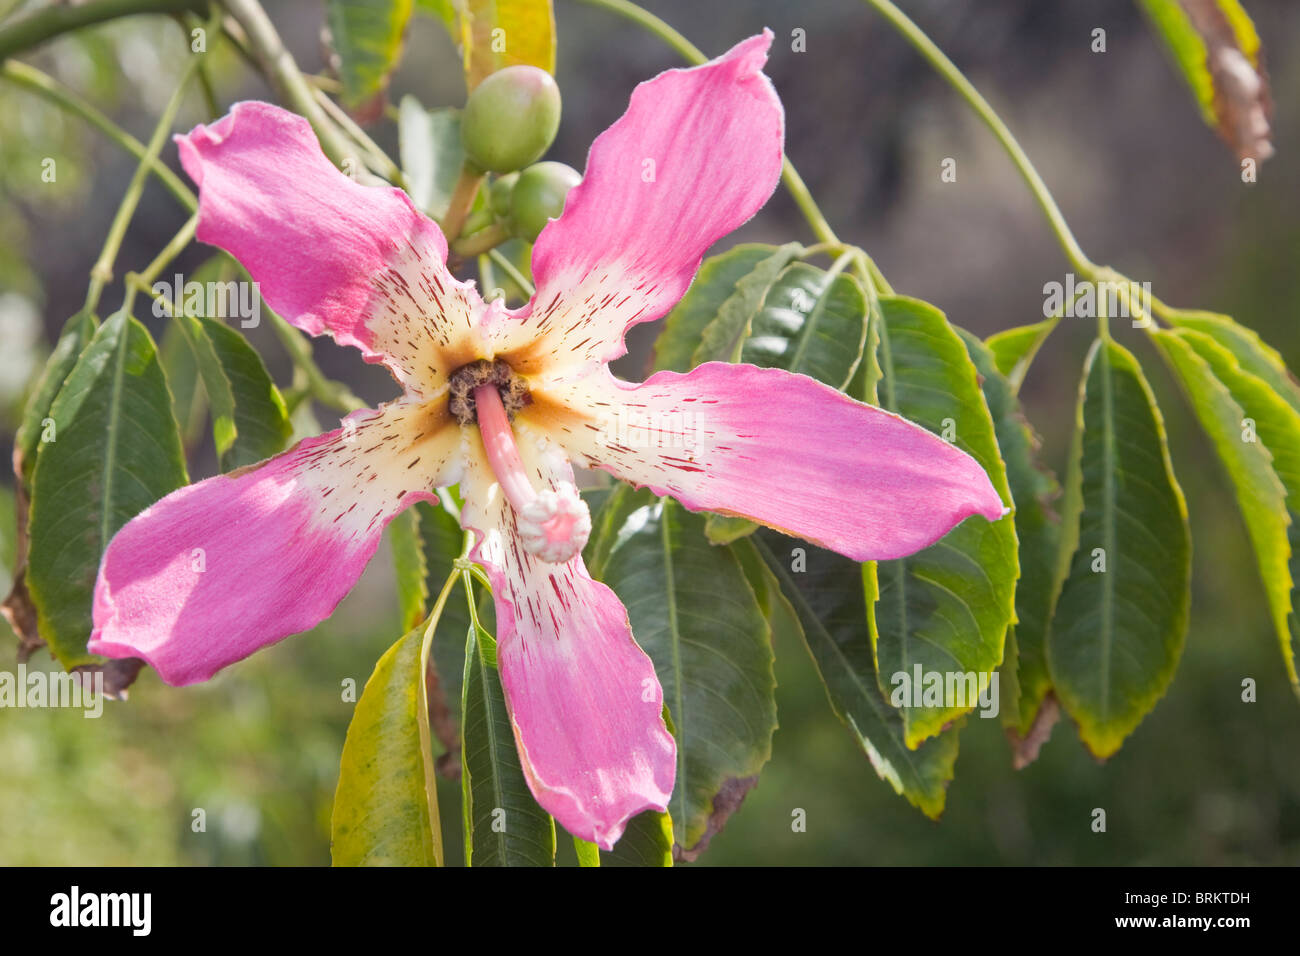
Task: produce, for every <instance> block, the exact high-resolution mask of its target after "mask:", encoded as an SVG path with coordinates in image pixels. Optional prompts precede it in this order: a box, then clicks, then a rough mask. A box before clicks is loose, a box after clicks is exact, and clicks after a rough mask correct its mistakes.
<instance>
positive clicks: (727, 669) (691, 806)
mask: <svg viewBox="0 0 1300 956" xmlns="http://www.w3.org/2000/svg"><path fill="white" fill-rule="evenodd" d="M598 524H600V525H601V526H602V530H601V532H600V533H601V534H603V535H612V540H611V541H609V542H607V543H602V542H597V543H596V545H595V547H594V548H593V549H592V552H591V553H592V555H594V556H595V561H593V564H592V573H593V574H595V575H596V576H597V577H598V578H599V579H600V580H603V581H604V582H605V583H606V584H607V585H609V586H610V587H611V588H613V589H614V590H615V592H617V594H618V595H619V597H620V598H622V600H623V603H624V604H625V605H626V606H627V612H628V618H629V620H630V621H631V623H632V633H633V634H634V635H635V636H636V639H637V641H638V642H639V643H640V645H641V647H643V648H644V649H645V651H646V653H648V654H649V655H650V657H651V659H652V660H653V661H654V664H655V671H656V673H657V674H658V676H659V681H660V683H661V684H662V685H663V689H664V701H665V702H666V704H667V705H668V709H669V711H670V712H671V714H672V718H673V723H674V725H675V726H674V727H673V728H672V729H673V731H674V736H675V737H676V739H677V783H676V787H675V789H674V791H673V795H672V801H671V807H670V809H671V812H672V817H673V825H674V828H675V831H676V840H677V843H678V844H679V845H680V847H681V855H682V857H684V858H686V859H691V858H693V856H694V855H696V854H698V853H699V852H701V851H702V850H703V848H704V847H705V846H706V845H707V841H708V839H709V838H710V837H711V836H712V835H713V834H714V833H715V832H717V830H719V829H720V828H721V826H722V825H723V823H725V820H726V817H727V815H728V814H729V813H730V812H731V810H733V809H734V808H735V806H736V804H737V803H738V802H739V798H740V797H741V796H743V792H744V790H746V789H748V787H749V786H752V783H753V780H754V779H755V778H756V775H757V774H758V772H759V771H760V770H761V769H762V767H763V765H764V764H765V763H766V762H767V760H768V758H769V757H770V756H771V752H772V733H773V732H774V731H775V730H776V699H775V691H776V678H775V676H774V673H773V657H772V645H771V632H770V629H769V627H768V624H767V621H766V620H765V619H764V617H763V613H762V610H761V608H760V607H759V605H758V602H757V599H756V597H755V595H754V591H753V589H752V588H751V587H750V585H749V583H748V581H747V580H746V577H745V573H744V570H743V569H742V567H741V565H740V563H739V561H738V560H737V558H736V556H735V555H734V554H733V553H732V552H731V550H730V549H728V548H719V547H714V546H712V545H710V544H709V543H708V542H707V541H706V540H705V538H704V534H703V532H704V516H703V515H698V514H692V513H690V512H688V511H686V510H685V509H684V508H682V507H681V505H679V504H677V503H676V502H675V501H673V500H672V499H668V498H663V499H660V498H656V497H655V496H654V495H653V494H651V493H650V492H649V491H644V490H643V491H639V492H633V491H631V490H630V489H626V488H621V489H620V490H618V491H615V492H614V493H613V495H611V497H610V499H609V501H608V502H607V503H606V506H605V508H604V509H603V511H602V515H601V516H600V520H599V521H598Z"/></svg>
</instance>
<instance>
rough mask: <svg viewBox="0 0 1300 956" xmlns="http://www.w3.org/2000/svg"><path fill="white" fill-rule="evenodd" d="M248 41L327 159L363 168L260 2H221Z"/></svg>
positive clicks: (281, 94) (225, 0)
mask: <svg viewBox="0 0 1300 956" xmlns="http://www.w3.org/2000/svg"><path fill="white" fill-rule="evenodd" d="M222 2H223V3H224V4H225V7H226V9H227V10H229V11H230V15H231V16H232V17H234V18H235V20H236V21H237V22H238V23H239V25H240V26H241V27H242V28H243V30H244V33H245V34H246V35H247V37H248V44H249V46H250V47H252V50H253V53H254V54H255V55H256V56H257V58H258V59H259V60H260V61H261V62H262V65H263V66H264V68H265V69H266V71H267V76H268V77H269V78H270V81H271V84H272V85H273V86H274V87H275V88H276V91H277V92H278V93H279V94H280V96H282V97H283V98H284V99H285V100H286V101H287V102H288V103H289V104H290V105H291V106H292V107H293V108H294V109H295V110H297V111H298V112H299V113H301V114H302V115H303V116H305V117H306V118H307V121H308V122H309V123H311V125H312V128H313V129H315V130H316V135H317V136H318V137H319V138H320V144H321V148H322V149H323V150H324V151H325V155H327V156H329V158H330V159H331V160H332V161H333V162H334V163H335V164H336V165H338V166H345V165H347V163H348V162H349V161H351V162H352V163H353V164H354V165H356V166H360V164H361V158H360V156H359V155H358V153H357V151H356V150H355V149H354V148H352V146H351V145H349V143H348V141H347V140H346V139H344V137H343V136H342V135H341V133H340V131H339V129H338V127H337V126H335V125H334V123H333V122H332V121H331V120H330V118H329V117H328V116H327V115H326V114H325V111H324V110H323V109H322V108H321V105H320V103H318V102H317V100H316V97H315V96H314V95H313V94H312V88H311V86H310V85H308V83H307V81H306V80H305V79H304V78H303V75H302V71H300V70H299V69H298V64H297V63H296V62H294V59H293V55H292V54H290V53H289V51H288V49H286V48H285V45H284V41H283V40H282V39H280V34H279V32H278V31H277V30H276V29H275V24H273V23H272V22H271V18H270V17H268V16H267V15H266V11H265V10H263V9H262V5H261V4H260V3H258V2H257V0H222Z"/></svg>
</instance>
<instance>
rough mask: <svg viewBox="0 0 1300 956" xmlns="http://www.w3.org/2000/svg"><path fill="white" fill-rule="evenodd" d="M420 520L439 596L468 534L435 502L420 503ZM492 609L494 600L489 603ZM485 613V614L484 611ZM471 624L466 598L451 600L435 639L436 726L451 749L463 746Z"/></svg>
mask: <svg viewBox="0 0 1300 956" xmlns="http://www.w3.org/2000/svg"><path fill="white" fill-rule="evenodd" d="M411 510H412V511H413V512H414V513H415V515H416V516H417V520H418V524H419V527H418V538H419V543H420V549H421V553H422V555H423V561H424V567H425V574H426V575H427V577H426V588H427V590H428V592H429V593H430V594H436V593H437V592H438V590H439V589H440V588H441V587H442V584H443V582H444V581H446V580H447V575H449V574H450V573H451V571H452V562H453V561H455V560H456V559H457V558H458V557H460V553H461V551H462V550H463V547H464V542H465V532H464V531H462V530H461V527H460V524H459V522H457V521H456V519H455V518H454V517H452V516H451V514H450V513H448V512H447V510H446V509H445V508H441V507H439V506H438V505H436V504H434V503H432V502H426V501H421V502H418V503H417V504H416V505H415V506H414V507H413V508H412V509H411ZM487 603H488V607H489V609H490V607H491V601H490V600H489V601H488V602H487ZM480 614H482V611H480ZM469 625H470V617H469V607H468V605H467V604H466V602H465V601H464V600H462V599H459V598H458V599H456V600H453V601H449V602H448V604H447V606H446V607H445V608H443V611H442V617H441V619H440V620H439V622H438V632H437V634H435V635H434V639H433V650H432V652H431V653H432V655H433V664H434V671H435V672H436V673H437V676H438V691H437V694H436V695H435V703H439V699H440V702H441V704H442V705H443V706H442V709H443V710H445V713H441V712H440V720H439V726H437V727H435V730H436V731H437V736H438V739H439V740H440V741H441V742H442V743H443V744H444V745H445V746H446V747H447V748H448V749H449V750H450V749H453V748H454V747H456V746H459V739H460V738H459V729H458V728H459V716H458V715H459V713H460V681H461V675H462V674H463V673H464V671H465V638H464V634H465V629H466V628H468V627H469Z"/></svg>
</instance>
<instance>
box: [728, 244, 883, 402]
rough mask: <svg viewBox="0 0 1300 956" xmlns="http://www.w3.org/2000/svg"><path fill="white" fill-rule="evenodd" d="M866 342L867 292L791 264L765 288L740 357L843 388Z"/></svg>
mask: <svg viewBox="0 0 1300 956" xmlns="http://www.w3.org/2000/svg"><path fill="white" fill-rule="evenodd" d="M706 340H707V334H706ZM866 341H867V295H866V293H865V292H864V291H863V289H862V286H861V284H859V282H858V280H857V279H855V278H854V277H853V276H851V275H849V274H848V273H845V272H840V273H837V274H834V275H832V273H830V272H826V271H824V270H822V269H818V268H816V267H814V266H810V265H808V263H806V262H795V263H792V264H790V265H789V266H787V267H786V269H785V271H784V272H782V273H781V274H780V276H778V277H777V280H776V282H775V283H774V284H773V285H772V287H771V288H770V289H768V291H767V295H766V296H765V298H764V299H763V302H762V306H761V307H760V308H759V310H758V311H757V312H756V313H755V314H754V317H753V319H752V321H751V323H750V327H749V336H748V338H746V339H745V340H744V345H743V347H742V348H741V353H740V360H741V361H742V362H748V363H750V364H751V365H762V366H766V367H769V368H783V369H785V370H786V371H787V372H798V373H800V374H803V375H809V376H811V377H813V378H815V379H817V380H818V381H819V382H825V383H826V384H827V385H830V386H831V387H832V388H838V389H841V390H842V389H844V388H847V387H848V384H849V382H850V381H851V380H852V379H853V373H854V372H855V371H857V368H858V362H859V361H860V359H861V357H862V350H863V347H864V346H865V345H866Z"/></svg>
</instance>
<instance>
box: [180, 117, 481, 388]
mask: <svg viewBox="0 0 1300 956" xmlns="http://www.w3.org/2000/svg"><path fill="white" fill-rule="evenodd" d="M176 143H177V146H178V147H179V149H180V156H181V164H182V165H183V166H184V167H185V171H186V172H187V173H189V175H190V178H191V179H193V180H194V181H195V182H196V183H197V184H198V186H199V224H198V232H197V236H198V238H199V239H200V240H202V241H203V242H208V243H211V244H213V245H216V246H220V247H221V248H223V249H225V250H226V251H227V252H229V253H230V254H231V255H233V256H234V257H235V258H236V259H238V260H239V261H240V262H241V263H243V265H244V267H245V268H246V269H248V271H249V273H250V274H251V275H252V277H253V279H254V280H255V281H256V282H257V283H258V284H259V285H260V288H261V292H262V295H263V296H264V297H265V299H266V301H267V303H268V304H269V305H270V306H271V308H273V309H275V311H277V312H279V313H280V314H281V315H283V316H284V317H285V318H286V319H288V320H289V321H290V322H292V323H293V324H294V325H297V326H298V327H299V328H301V329H303V330H305V331H307V332H310V333H311V334H312V335H320V334H322V333H328V334H329V335H331V336H333V337H334V339H335V340H336V341H338V342H339V343H340V344H343V345H351V346H355V347H356V348H358V349H360V350H361V352H362V354H363V355H364V356H365V358H366V361H369V362H384V363H386V364H387V365H388V366H389V367H390V368H391V369H392V370H393V372H394V374H395V375H397V377H398V379H399V380H401V381H402V382H404V383H409V382H410V381H411V380H412V379H413V378H414V376H415V375H416V374H418V373H424V371H425V369H426V367H427V366H429V365H433V366H434V367H435V368H436V369H438V371H440V372H442V373H443V374H445V373H446V371H448V370H450V368H454V367H455V365H454V364H450V363H452V362H456V361H457V358H458V356H457V357H453V358H451V359H445V360H442V361H440V360H439V358H440V354H441V352H442V351H443V350H445V349H446V348H447V347H448V343H450V344H451V345H452V346H455V345H456V344H457V343H456V342H455V341H454V340H456V339H458V338H463V337H465V336H467V335H468V333H469V330H470V328H471V325H472V321H471V317H472V316H473V315H474V313H475V310H476V309H480V308H482V304H481V302H480V301H479V297H478V293H477V292H476V291H475V289H474V286H473V284H472V283H465V282H458V281H457V280H455V279H454V278H452V276H451V273H449V272H448V271H447V268H446V260H447V242H446V240H445V239H444V238H443V235H442V232H441V231H440V230H439V229H438V227H437V226H436V225H435V224H434V223H433V222H431V221H430V220H429V219H428V217H426V216H425V215H424V214H423V213H421V212H419V211H418V210H417V209H416V208H415V207H414V206H413V205H412V203H411V200H410V198H409V197H408V196H407V195H406V193H404V192H402V191H401V190H400V189H396V188H393V187H386V188H378V187H370V186H361V185H359V184H357V183H356V182H354V181H353V180H352V179H350V178H348V177H347V176H345V175H343V173H341V172H339V171H338V170H337V169H335V168H334V165H333V164H332V163H331V162H330V161H329V159H327V158H326V156H325V154H324V153H322V152H321V149H320V145H319V143H318V142H317V140H316V135H315V133H313V132H312V129H311V126H310V125H309V124H308V122H307V121H306V120H305V119H303V118H302V117H301V116H298V115H297V114H295V113H290V112H287V111H285V110H282V109H280V108H279V107H277V106H272V105H270V104H269V103H258V102H246V103H236V104H235V106H234V107H232V108H231V111H230V112H229V113H228V114H227V115H226V116H224V117H222V118H221V119H219V120H217V121H216V122H215V123H213V124H212V125H211V126H204V125H202V124H200V125H199V126H196V127H195V128H194V129H193V130H192V131H191V132H190V133H189V134H188V135H185V136H178V137H176ZM451 350H452V351H453V352H455V351H456V349H455V348H454V347H453V348H452V349H451ZM472 357H474V356H470V358H472ZM464 360H465V361H468V359H464ZM435 384H436V383H435Z"/></svg>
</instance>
